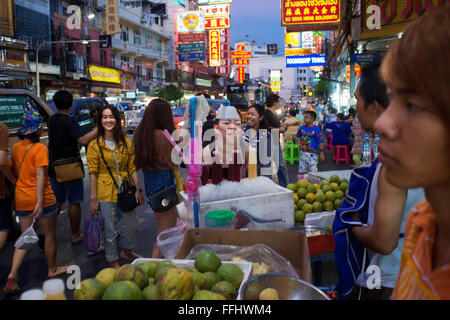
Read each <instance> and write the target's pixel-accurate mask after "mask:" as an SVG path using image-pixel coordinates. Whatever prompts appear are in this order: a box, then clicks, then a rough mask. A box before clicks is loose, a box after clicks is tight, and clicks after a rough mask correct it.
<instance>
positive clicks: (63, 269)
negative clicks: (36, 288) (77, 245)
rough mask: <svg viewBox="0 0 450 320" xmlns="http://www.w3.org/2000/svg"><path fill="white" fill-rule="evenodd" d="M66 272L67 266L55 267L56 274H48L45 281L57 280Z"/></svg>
mask: <svg viewBox="0 0 450 320" xmlns="http://www.w3.org/2000/svg"><path fill="white" fill-rule="evenodd" d="M66 272H67V266H64V267H56V272H54V273H52V274H48V276H47V279H54V278H58V277H59V276H61V275H63V274H65V273H66Z"/></svg>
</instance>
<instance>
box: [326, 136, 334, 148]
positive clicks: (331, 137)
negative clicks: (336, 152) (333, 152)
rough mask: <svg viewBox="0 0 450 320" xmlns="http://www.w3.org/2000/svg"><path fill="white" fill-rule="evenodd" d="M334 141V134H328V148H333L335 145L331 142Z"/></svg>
mask: <svg viewBox="0 0 450 320" xmlns="http://www.w3.org/2000/svg"><path fill="white" fill-rule="evenodd" d="M332 141H333V136H331V135H328V136H327V148H328V149H333V145H332V144H331V142H332Z"/></svg>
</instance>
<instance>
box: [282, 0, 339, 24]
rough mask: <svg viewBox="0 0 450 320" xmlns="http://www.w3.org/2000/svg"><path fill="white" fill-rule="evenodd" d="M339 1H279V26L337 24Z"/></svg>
mask: <svg viewBox="0 0 450 320" xmlns="http://www.w3.org/2000/svg"><path fill="white" fill-rule="evenodd" d="M340 20H341V2H340V0H281V25H283V26H290V25H305V24H318V23H339V22H340Z"/></svg>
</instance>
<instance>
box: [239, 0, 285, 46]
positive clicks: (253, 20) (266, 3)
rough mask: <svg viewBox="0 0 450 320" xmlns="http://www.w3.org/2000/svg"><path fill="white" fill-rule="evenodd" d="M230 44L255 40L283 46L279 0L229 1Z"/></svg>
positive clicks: (259, 42)
mask: <svg viewBox="0 0 450 320" xmlns="http://www.w3.org/2000/svg"><path fill="white" fill-rule="evenodd" d="M230 33H231V45H233V44H234V43H235V42H238V41H242V40H246V37H245V35H246V34H247V35H248V36H249V37H248V40H255V41H256V43H257V44H258V45H263V44H269V43H278V47H281V46H284V29H283V28H282V27H281V9H280V0H233V2H232V3H231V29H230Z"/></svg>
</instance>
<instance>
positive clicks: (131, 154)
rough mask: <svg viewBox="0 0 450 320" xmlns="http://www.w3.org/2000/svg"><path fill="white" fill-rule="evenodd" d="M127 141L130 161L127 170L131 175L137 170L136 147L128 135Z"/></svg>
mask: <svg viewBox="0 0 450 320" xmlns="http://www.w3.org/2000/svg"><path fill="white" fill-rule="evenodd" d="M126 141H127V147H128V148H127V152H128V163H127V172H128V175H129V176H131V174H132V173H133V172H135V171H136V165H135V164H134V148H133V144H132V143H131V140H130V139H129V138H128V137H126Z"/></svg>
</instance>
